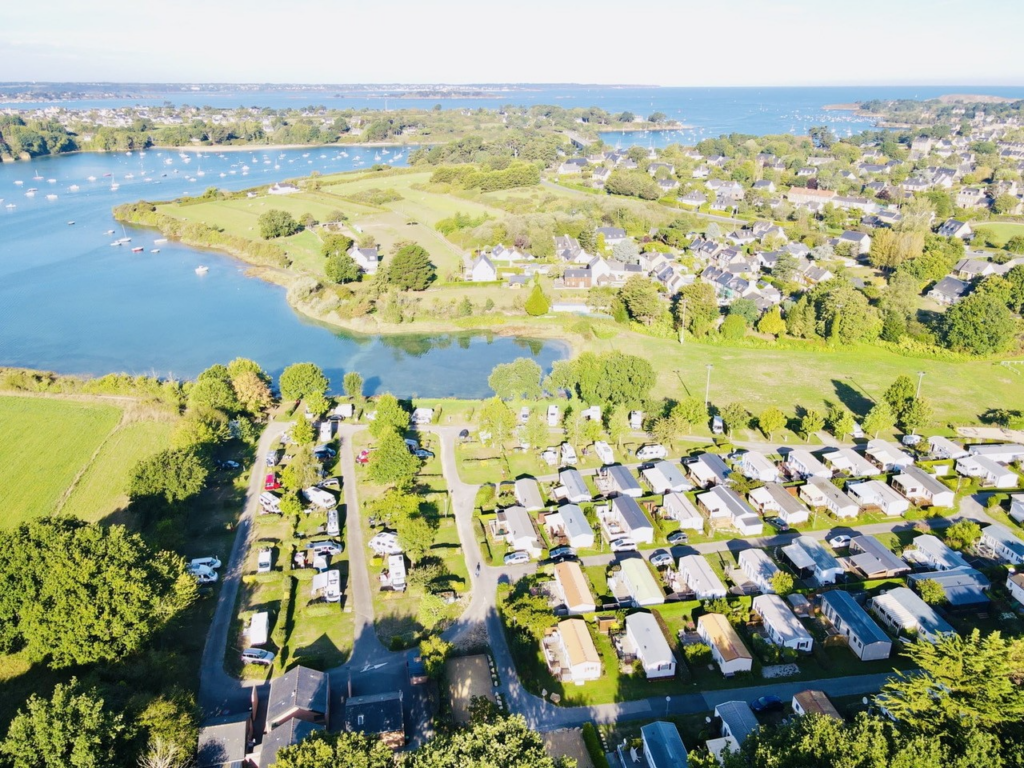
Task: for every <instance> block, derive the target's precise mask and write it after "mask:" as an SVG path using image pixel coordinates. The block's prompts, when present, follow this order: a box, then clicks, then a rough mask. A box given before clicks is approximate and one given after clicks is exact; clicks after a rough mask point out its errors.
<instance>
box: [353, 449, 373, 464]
mask: <svg viewBox="0 0 1024 768" xmlns="http://www.w3.org/2000/svg"><path fill="white" fill-rule="evenodd" d="M356 462H358V463H359V464H369V463H370V449H369V448H367V449H366V450H365V451H360V452H359V455H358V456H356Z"/></svg>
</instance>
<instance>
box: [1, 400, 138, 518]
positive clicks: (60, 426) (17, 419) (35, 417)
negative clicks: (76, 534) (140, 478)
mask: <svg viewBox="0 0 1024 768" xmlns="http://www.w3.org/2000/svg"><path fill="white" fill-rule="evenodd" d="M120 418H121V409H120V408H117V407H115V406H112V405H106V404H103V405H101V404H97V403H83V402H73V401H69V400H55V399H47V398H35V397H0V445H3V446H5V450H4V451H3V452H2V454H0V488H3V489H4V509H3V518H2V520H0V525H2V526H4V527H8V528H9V527H13V526H16V525H18V524H19V523H22V522H24V521H26V520H29V519H31V518H33V517H38V516H39V515H46V514H50V513H51V512H53V511H54V510H55V509H56V508H57V506H58V505H59V503H60V501H61V498H62V496H63V495H64V494H65V493H66V492H67V490H68V488H70V487H71V485H72V484H73V483H74V482H75V480H76V478H77V477H78V476H79V474H80V473H81V472H82V471H83V470H85V469H86V468H87V467H88V466H89V465H90V462H91V461H92V460H93V457H94V455H95V454H96V452H97V450H99V448H100V446H101V445H103V441H104V440H106V438H107V436H108V435H109V434H110V433H111V431H112V430H113V429H114V428H115V427H116V426H117V424H118V421H119V420H120ZM117 492H118V493H119V492H120V488H118V489H117ZM82 514H83V516H85V513H84V512H83V513H82Z"/></svg>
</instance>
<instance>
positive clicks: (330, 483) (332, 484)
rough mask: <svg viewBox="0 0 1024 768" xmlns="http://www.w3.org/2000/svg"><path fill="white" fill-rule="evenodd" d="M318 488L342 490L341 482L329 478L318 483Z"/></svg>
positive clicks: (334, 478)
mask: <svg viewBox="0 0 1024 768" xmlns="http://www.w3.org/2000/svg"><path fill="white" fill-rule="evenodd" d="M317 488H333V489H334V490H336V491H338V490H341V480H339V479H338V478H336V477H328V478H327V479H326V480H324V481H322V482H320V483H317Z"/></svg>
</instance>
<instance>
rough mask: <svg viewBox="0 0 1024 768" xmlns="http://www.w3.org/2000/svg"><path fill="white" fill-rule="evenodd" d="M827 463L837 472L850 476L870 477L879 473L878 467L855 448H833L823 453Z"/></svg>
mask: <svg viewBox="0 0 1024 768" xmlns="http://www.w3.org/2000/svg"><path fill="white" fill-rule="evenodd" d="M821 457H822V459H824V461H825V463H826V464H827V465H828V466H830V467H832V469H834V470H835V471H836V472H841V473H843V474H844V475H848V476H850V477H869V476H871V475H875V474H878V469H877V468H876V467H875V465H874V464H872V463H871V462H870V461H868V460H867V459H865V458H864V457H863V456H861V455H860V454H859V453H857V452H856V451H855V450H853V448H833V449H832V450H829V451H825V453H823V454H822V455H821Z"/></svg>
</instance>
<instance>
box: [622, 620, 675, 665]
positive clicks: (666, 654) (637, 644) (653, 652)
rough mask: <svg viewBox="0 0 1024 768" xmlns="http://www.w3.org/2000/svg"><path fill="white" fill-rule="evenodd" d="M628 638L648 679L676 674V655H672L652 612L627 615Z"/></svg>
mask: <svg viewBox="0 0 1024 768" xmlns="http://www.w3.org/2000/svg"><path fill="white" fill-rule="evenodd" d="M626 638H627V639H628V640H629V642H630V645H631V646H632V648H633V652H634V653H635V654H636V657H637V658H638V659H639V660H640V663H641V664H643V667H644V672H645V674H646V675H647V679H648V680H656V679H659V678H663V677H673V676H675V674H676V657H675V656H673V655H672V649H671V648H670V647H669V645H668V641H667V640H665V636H664V635H663V634H662V632H661V627H659V626H658V621H657V619H655V618H654V616H653V615H652V614H650V613H634V614H631V615H629V616H627V617H626Z"/></svg>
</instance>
